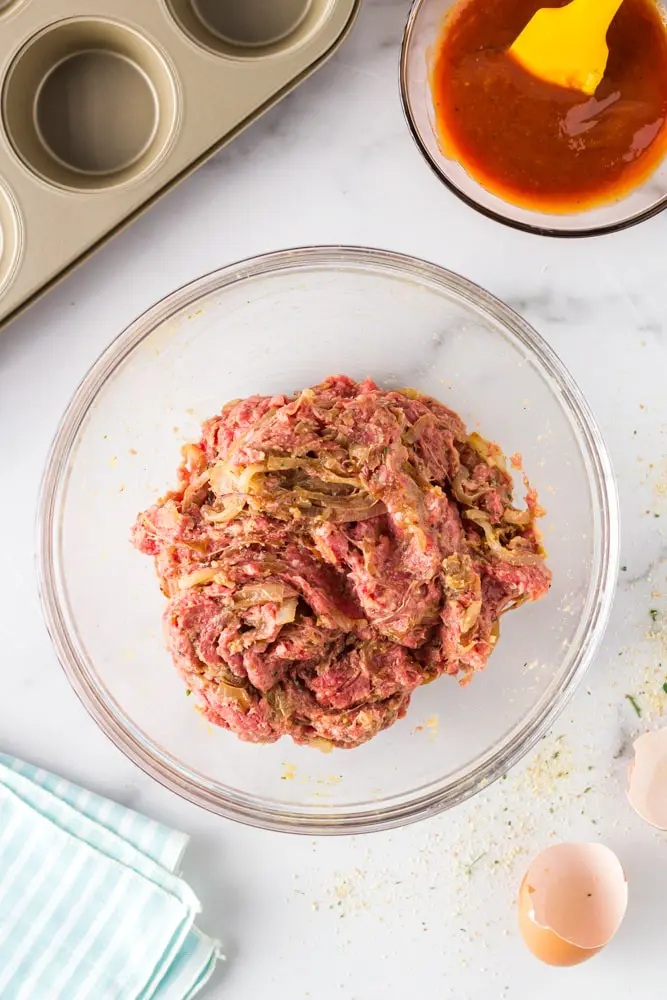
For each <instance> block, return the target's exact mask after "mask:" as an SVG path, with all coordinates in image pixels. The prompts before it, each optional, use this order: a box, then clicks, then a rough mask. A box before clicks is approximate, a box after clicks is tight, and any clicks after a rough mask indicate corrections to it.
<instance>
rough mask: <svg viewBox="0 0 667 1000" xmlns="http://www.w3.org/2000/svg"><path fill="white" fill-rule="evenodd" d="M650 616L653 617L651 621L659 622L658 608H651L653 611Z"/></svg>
mask: <svg viewBox="0 0 667 1000" xmlns="http://www.w3.org/2000/svg"><path fill="white" fill-rule="evenodd" d="M649 615H650V616H651V621H653V622H657V620H658V609H657V608H651V610H650V611H649Z"/></svg>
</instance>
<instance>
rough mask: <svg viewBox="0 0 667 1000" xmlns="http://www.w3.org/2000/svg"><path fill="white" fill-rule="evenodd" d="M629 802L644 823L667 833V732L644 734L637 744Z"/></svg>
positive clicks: (630, 775)
mask: <svg viewBox="0 0 667 1000" xmlns="http://www.w3.org/2000/svg"><path fill="white" fill-rule="evenodd" d="M634 749H635V759H634V761H633V763H632V764H630V768H629V780H628V800H629V802H630V805H631V806H632V808H633V809H634V810H635V812H636V813H638V814H639V815H640V816H641V818H642V819H643V820H646V822H647V823H650V825H651V826H655V827H657V829H658V830H667V729H658V730H657V731H656V732H654V733H644V735H643V736H640V737H639V739H638V740H636V741H635V744H634Z"/></svg>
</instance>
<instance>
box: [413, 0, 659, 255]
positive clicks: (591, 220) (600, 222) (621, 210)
mask: <svg viewBox="0 0 667 1000" xmlns="http://www.w3.org/2000/svg"><path fill="white" fill-rule="evenodd" d="M460 2H461V0H415V3H414V4H413V6H412V9H411V11H410V15H409V17H408V22H407V25H406V27H405V34H404V36H403V47H402V50H401V68H400V76H401V99H402V103H403V110H404V112H405V117H406V119H407V122H408V126H409V128H410V131H411V133H412V136H413V138H414V140H415V142H416V143H417V146H418V147H419V149H420V150H421V152H422V153H423V155H424V157H425V159H426V161H427V163H428V164H429V165H430V166H431V167H432V168H433V170H434V171H435V173H436V174H437V176H438V177H439V178H440V180H441V181H443V182H444V183H445V184H446V185H447V187H448V188H450V190H451V191H453V192H454V194H456V195H457V196H458V197H459V198H460V199H461V200H462V201H464V202H465V203H466V204H467V205H470V207H471V208H474V209H476V210H477V211H478V212H481V213H482V215H486V216H488V217H489V218H490V219H495V220H496V222H502V223H504V224H505V225H507V226H512V227H513V228H514V229H521V230H524V231H525V232H529V233H537V234H538V235H540V236H565V237H574V236H601V235H603V234H605V233H613V232H617V231H618V230H621V229H625V228H627V227H628V226H633V225H636V224H637V223H638V222H643V221H644V220H645V219H650V218H652V216H654V215H657V214H658V213H659V212H661V211H662V210H663V209H664V208H665V207H666V206H667V160H664V161H663V162H662V163H661V164H660V165H659V166H658V168H657V170H655V171H654V173H653V174H651V176H650V177H648V178H647V180H645V181H644V183H643V184H641V185H640V186H639V187H637V188H635V189H634V190H632V191H631V192H629V193H628V194H626V195H625V196H624V197H622V198H621V199H619V200H618V201H614V202H609V203H607V204H604V205H599V206H597V207H595V208H589V209H586V210H584V211H582V212H573V213H569V214H559V213H548V212H539V211H532V210H530V209H527V208H522V207H520V206H518V205H513V204H512V203H511V202H509V201H505V200H504V199H502V198H499V197H498V196H497V195H495V194H492V193H491V192H490V191H487V190H486V188H485V187H483V186H482V185H481V184H479V183H478V182H477V181H476V180H475V179H474V178H473V177H471V175H470V174H469V173H468V172H467V170H466V169H465V167H464V166H463V165H462V164H461V163H460V162H459V161H458V160H456V159H455V158H450V157H449V156H447V155H446V154H445V153H444V152H443V151H442V149H441V148H440V143H439V140H438V135H437V130H436V115H435V109H434V107H433V95H432V92H431V87H430V83H429V75H430V69H431V60H432V58H433V54H434V52H435V50H436V47H437V43H438V42H439V40H440V37H441V34H442V31H443V26H444V22H445V19H446V17H447V14H448V13H449V12H450V11H451V10H452V8H453V7H455V6H456V5H457V4H458V3H460ZM498 2H500V0H498ZM659 5H660V7H661V9H663V11H664V12H665V16H666V17H667V5H666V4H665V3H662V2H661V0H659ZM544 6H549V4H545V5H544Z"/></svg>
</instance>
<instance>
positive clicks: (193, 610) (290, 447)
mask: <svg viewBox="0 0 667 1000" xmlns="http://www.w3.org/2000/svg"><path fill="white" fill-rule="evenodd" d="M183 453H184V463H183V465H182V467H181V469H180V470H179V477H180V487H179V489H178V490H176V491H175V492H172V493H169V494H167V496H166V497H165V498H164V499H162V500H160V501H159V502H158V503H157V504H156V505H155V506H154V507H151V508H150V509H149V510H147V511H145V512H144V513H143V514H140V515H139V517H138V519H137V521H136V524H135V526H134V529H133V541H134V544H135V545H136V546H137V548H138V549H140V550H141V551H142V552H145V553H147V554H148V555H151V556H153V557H154V559H155V566H156V569H157V573H158V576H159V578H160V581H161V585H162V590H163V592H164V594H165V595H166V597H167V598H168V603H167V608H166V611H165V615H164V624H165V633H166V640H167V645H168V648H169V651H170V653H171V655H172V656H173V659H174V661H175V663H176V666H177V667H178V670H179V671H180V673H181V675H182V676H183V678H184V680H185V681H186V683H187V686H188V688H189V689H190V690H191V691H192V693H193V695H194V696H195V697H196V699H197V702H198V704H199V707H200V709H201V710H202V711H203V712H204V714H205V715H206V716H207V718H208V719H209V720H210V721H211V722H214V723H216V724H217V725H220V726H224V727H225V728H226V729H231V730H232V731H233V732H235V733H236V734H237V736H239V737H240V738H241V739H243V740H250V741H253V742H255V743H271V742H273V741H275V740H277V739H279V737H281V736H283V735H285V734H289V735H290V736H291V737H292V738H293V739H294V740H295V742H297V743H305V744H311V745H315V746H319V747H320V748H322V749H328V748H330V747H331V746H336V747H348V748H349V747H356V746H359V745H360V744H362V743H365V742H366V741H367V740H370V739H371V738H372V737H373V736H375V735H376V734H377V733H379V732H380V731H381V730H383V729H386V728H387V727H388V726H391V725H392V724H393V723H394V722H396V720H397V719H400V718H401V717H402V716H403V715H404V714H405V712H406V709H407V707H408V704H409V701H410V695H411V693H412V692H413V691H414V689H415V688H416V687H419V685H420V684H427V683H429V682H430V681H432V680H434V679H435V678H436V677H439V676H440V675H441V674H451V675H458V676H459V678H460V679H461V681H462V682H465V681H468V680H469V679H470V678H471V676H472V674H473V673H474V672H475V671H478V670H482V669H483V668H484V667H485V666H486V663H487V660H488V658H489V656H490V654H491V652H492V651H493V648H494V646H495V644H496V641H497V639H498V625H499V620H500V616H501V615H502V614H504V613H505V612H506V611H508V610H510V609H512V608H516V607H517V606H518V605H520V604H522V603H523V602H524V601H529V600H537V599H538V598H540V597H542V596H543V595H544V594H546V592H547V591H548V589H549V584H550V573H549V570H548V569H547V568H546V566H545V563H544V552H543V550H542V548H541V546H540V542H539V534H538V532H537V530H536V527H535V519H536V518H537V517H539V516H541V514H542V513H543V512H542V511H541V510H540V508H539V507H538V504H537V497H536V495H535V493H534V492H533V491H532V490H530V489H528V494H527V497H526V504H527V506H526V509H524V510H518V509H517V508H515V507H514V506H513V504H512V477H511V475H510V474H509V472H508V471H507V469H506V465H505V460H504V458H503V455H502V453H501V451H500V449H499V448H498V446H497V445H494V444H491V443H490V442H488V441H486V440H485V439H484V438H482V437H480V436H479V435H478V434H474V433H473V434H468V432H467V431H466V428H465V426H464V424H463V422H462V421H461V419H460V418H459V417H458V416H457V415H456V414H455V413H453V412H452V411H451V410H449V409H447V407H445V406H443V405H442V404H441V403H438V402H436V401H435V400H434V399H431V398H429V397H428V396H423V395H421V394H420V393H418V392H415V391H414V390H411V389H404V390H401V391H383V390H381V389H378V387H377V386H376V385H375V384H374V383H373V382H372V381H371V380H370V379H367V380H366V381H364V382H359V383H357V382H354V381H352V380H351V379H349V378H346V377H344V376H342V375H336V376H332V377H331V378H328V379H326V380H325V381H324V382H323V383H322V384H321V385H318V386H315V387H313V388H311V389H305V390H303V392H301V393H299V394H298V395H295V396H273V397H268V396H251V397H250V398H248V399H242V400H236V401H235V402H232V403H228V404H227V405H226V406H225V407H224V409H223V411H222V413H221V414H220V415H219V416H216V417H213V419H211V420H208V421H206V423H205V424H204V425H203V428H202V437H201V440H200V441H199V442H198V443H197V444H192V445H186V447H185V448H184V449H183Z"/></svg>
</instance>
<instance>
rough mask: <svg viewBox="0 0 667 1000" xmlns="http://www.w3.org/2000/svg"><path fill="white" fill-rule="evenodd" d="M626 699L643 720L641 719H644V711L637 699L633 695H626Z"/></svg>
mask: <svg viewBox="0 0 667 1000" xmlns="http://www.w3.org/2000/svg"><path fill="white" fill-rule="evenodd" d="M625 697H626V698H627V699H628V701H629V702H630V704H631V705H632V707H633V708H634V710H635V712H636V713H637V715H638V716H639V718H640V719H641V717H642V710H641V708H640V707H639V705H638V704H637V699H636V698H635V697H634V695H632V694H626V696H625Z"/></svg>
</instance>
